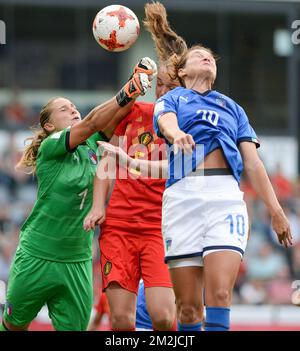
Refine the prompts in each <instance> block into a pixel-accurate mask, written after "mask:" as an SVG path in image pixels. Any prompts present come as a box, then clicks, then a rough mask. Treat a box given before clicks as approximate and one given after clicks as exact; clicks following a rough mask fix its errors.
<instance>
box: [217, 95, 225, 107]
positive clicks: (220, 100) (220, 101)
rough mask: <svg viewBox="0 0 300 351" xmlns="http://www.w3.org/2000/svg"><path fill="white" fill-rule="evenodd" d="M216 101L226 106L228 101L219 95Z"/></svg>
mask: <svg viewBox="0 0 300 351" xmlns="http://www.w3.org/2000/svg"><path fill="white" fill-rule="evenodd" d="M216 103H217V104H218V105H220V106H222V107H225V106H226V101H225V99H223V98H222V97H217V98H216Z"/></svg>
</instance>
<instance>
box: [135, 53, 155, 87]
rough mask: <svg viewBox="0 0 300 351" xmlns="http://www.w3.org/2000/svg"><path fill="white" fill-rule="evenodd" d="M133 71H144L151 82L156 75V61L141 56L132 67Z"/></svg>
mask: <svg viewBox="0 0 300 351" xmlns="http://www.w3.org/2000/svg"><path fill="white" fill-rule="evenodd" d="M134 73H146V74H147V75H148V78H149V80H150V82H151V80H152V79H153V78H154V77H155V76H156V75H157V66H156V63H155V62H154V61H153V60H152V59H151V58H150V57H143V58H142V59H141V60H140V61H139V63H137V65H136V66H135V67H134Z"/></svg>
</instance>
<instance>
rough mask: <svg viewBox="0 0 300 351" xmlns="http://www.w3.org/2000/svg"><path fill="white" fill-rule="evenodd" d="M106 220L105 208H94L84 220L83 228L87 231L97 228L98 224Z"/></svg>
mask: <svg viewBox="0 0 300 351" xmlns="http://www.w3.org/2000/svg"><path fill="white" fill-rule="evenodd" d="M104 221H105V208H104V207H103V208H97V209H94V208H92V209H91V210H90V212H89V213H88V214H87V216H86V217H85V219H84V221H83V229H84V230H85V231H87V232H88V231H89V230H95V226H96V225H100V224H101V223H103V222H104Z"/></svg>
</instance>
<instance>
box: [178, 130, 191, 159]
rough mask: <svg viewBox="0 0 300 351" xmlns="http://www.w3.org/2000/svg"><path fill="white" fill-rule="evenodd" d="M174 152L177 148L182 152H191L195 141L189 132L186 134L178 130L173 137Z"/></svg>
mask: <svg viewBox="0 0 300 351" xmlns="http://www.w3.org/2000/svg"><path fill="white" fill-rule="evenodd" d="M173 145H174V153H175V154H177V153H178V151H179V150H183V151H184V153H187V154H191V153H192V152H193V149H194V148H195V146H196V143H195V141H194V139H193V137H192V135H191V134H186V133H184V132H183V131H181V130H180V131H178V132H177V133H176V134H175V135H174V137H173Z"/></svg>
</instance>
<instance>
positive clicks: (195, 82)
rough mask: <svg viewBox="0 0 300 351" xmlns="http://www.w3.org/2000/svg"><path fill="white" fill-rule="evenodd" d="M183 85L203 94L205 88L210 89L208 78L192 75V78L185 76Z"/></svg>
mask: <svg viewBox="0 0 300 351" xmlns="http://www.w3.org/2000/svg"><path fill="white" fill-rule="evenodd" d="M185 86H186V88H187V89H192V90H196V91H198V92H199V93H201V94H203V93H205V92H206V91H207V90H211V82H210V80H209V79H208V78H206V77H205V78H200V77H194V78H190V79H189V78H187V79H186V80H185Z"/></svg>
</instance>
